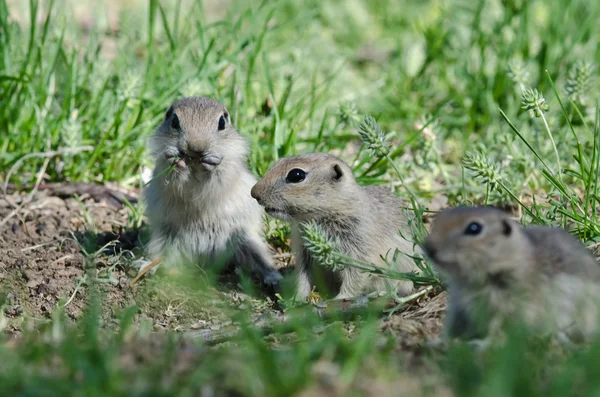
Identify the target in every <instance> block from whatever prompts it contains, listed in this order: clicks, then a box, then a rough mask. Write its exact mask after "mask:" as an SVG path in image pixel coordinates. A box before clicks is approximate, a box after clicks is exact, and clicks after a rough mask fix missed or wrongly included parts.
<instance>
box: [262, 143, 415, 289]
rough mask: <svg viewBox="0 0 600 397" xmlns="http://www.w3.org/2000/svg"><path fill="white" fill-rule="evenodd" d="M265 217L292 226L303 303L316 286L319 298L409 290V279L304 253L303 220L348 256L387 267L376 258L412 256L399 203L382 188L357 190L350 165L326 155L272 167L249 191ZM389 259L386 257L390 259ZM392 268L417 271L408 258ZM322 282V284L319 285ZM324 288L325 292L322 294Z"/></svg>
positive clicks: (304, 157) (296, 159)
mask: <svg viewBox="0 0 600 397" xmlns="http://www.w3.org/2000/svg"><path fill="white" fill-rule="evenodd" d="M252 197H254V198H255V199H256V200H257V201H258V202H259V203H260V204H261V205H262V206H264V207H265V210H266V212H267V213H268V214H270V215H272V216H274V217H276V218H279V219H281V220H286V221H291V223H292V250H293V252H294V255H295V259H296V269H297V270H296V275H297V293H296V299H298V300H306V298H307V296H308V295H309V293H310V292H311V290H312V287H313V285H316V286H317V288H318V289H319V292H320V293H321V294H324V295H325V294H327V293H332V294H333V295H335V298H336V299H347V298H351V297H355V296H359V295H364V294H368V293H371V292H380V291H386V289H387V288H388V287H395V288H396V289H397V292H398V293H399V294H401V295H406V294H408V293H409V292H410V291H411V290H412V283H411V282H409V281H394V280H388V279H384V278H382V277H377V276H374V275H372V274H368V273H366V272H362V271H360V270H358V269H355V268H351V267H347V268H344V269H342V270H339V271H335V272H334V271H332V270H330V269H324V268H323V267H322V266H319V264H318V263H316V262H315V260H314V259H313V258H311V254H310V252H308V250H307V249H306V247H305V245H304V241H303V237H302V229H301V225H300V223H301V222H304V221H315V222H316V223H317V224H318V225H319V226H321V227H322V228H323V229H324V231H325V232H327V233H328V234H329V235H330V236H332V237H333V238H334V239H336V240H337V242H338V249H339V250H340V252H341V253H342V254H345V255H347V256H349V257H352V258H355V259H358V260H361V261H364V262H370V263H374V264H379V265H383V266H385V262H384V261H383V260H382V259H381V257H380V256H386V254H388V251H391V254H393V253H394V250H395V249H396V248H397V249H398V250H399V251H401V252H403V253H406V254H408V255H412V254H413V253H414V250H415V249H416V250H418V249H419V247H418V246H414V245H413V244H412V243H411V242H409V241H407V240H406V239H404V238H403V237H401V236H400V235H399V233H398V232H399V230H401V231H402V232H403V233H404V234H405V235H406V234H410V232H409V228H408V225H407V221H406V219H405V218H404V216H403V214H402V209H401V208H402V201H401V200H400V199H398V198H397V197H396V196H394V194H393V193H392V192H390V191H388V190H387V189H385V188H383V187H375V186H368V187H362V186H360V185H359V184H358V183H357V182H356V180H355V179H354V177H353V175H352V170H351V169H350V167H349V166H348V165H347V164H346V163H344V162H343V161H342V160H340V159H339V158H337V157H335V156H333V155H330V154H324V153H313V154H306V155H302V156H295V157H288V158H283V159H281V160H279V161H278V162H277V163H275V164H274V165H273V166H272V167H271V168H270V169H269V171H268V172H267V173H266V175H265V176H264V178H263V179H262V180H260V181H259V182H258V183H257V184H256V185H255V186H254V187H253V188H252ZM391 256H392V255H389V257H390V258H389V259H391ZM395 266H396V268H395V269H394V270H397V271H401V272H411V271H415V270H417V267H416V265H415V263H414V261H413V259H412V258H410V257H408V256H406V255H402V254H400V255H398V258H397V261H396V263H395ZM319 283H320V285H319ZM324 290H326V291H324Z"/></svg>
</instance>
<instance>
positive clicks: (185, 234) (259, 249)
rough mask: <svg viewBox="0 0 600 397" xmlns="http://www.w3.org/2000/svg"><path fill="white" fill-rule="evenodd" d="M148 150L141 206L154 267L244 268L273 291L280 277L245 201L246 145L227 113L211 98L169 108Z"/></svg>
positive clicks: (257, 211)
mask: <svg viewBox="0 0 600 397" xmlns="http://www.w3.org/2000/svg"><path fill="white" fill-rule="evenodd" d="M151 149H152V155H153V157H154V158H155V159H156V167H155V169H154V175H153V176H154V179H153V180H152V182H151V183H150V185H149V187H148V189H147V191H146V200H147V206H148V210H147V216H148V218H149V220H150V225H151V229H152V237H151V241H150V246H149V254H150V256H151V257H152V259H156V258H158V257H160V258H162V262H163V263H164V262H168V263H169V264H171V263H178V262H193V263H199V264H201V265H204V266H210V265H214V266H217V267H218V266H224V265H227V264H231V263H233V264H234V265H248V266H249V267H250V270H251V271H252V272H253V273H256V274H257V275H258V276H261V277H262V279H263V281H264V282H265V283H266V284H269V285H273V286H275V285H276V284H277V282H278V281H279V280H280V279H281V275H280V274H279V272H278V271H277V270H276V269H275V267H274V266H273V260H272V255H271V253H270V250H269V248H268V246H267V244H266V242H265V240H264V238H263V231H262V227H263V215H264V211H263V209H262V208H261V207H260V206H259V205H258V203H257V202H256V201H255V200H254V199H253V198H252V197H251V196H250V189H251V188H252V186H253V185H254V183H256V179H255V178H254V176H253V175H252V174H251V173H250V171H249V170H248V167H247V165H246V156H247V152H248V149H247V143H246V141H245V139H244V138H243V137H242V136H241V135H240V134H239V133H238V132H237V130H236V129H235V127H234V126H233V125H232V124H231V120H230V117H229V113H228V112H227V109H225V107H224V106H223V105H222V104H221V103H219V102H217V101H216V100H213V99H211V98H197V97H192V98H184V99H181V100H179V101H177V102H175V103H174V104H173V105H172V106H171V107H169V109H168V110H167V113H166V114H165V117H164V120H163V122H162V124H161V125H160V127H158V129H157V130H156V132H155V133H154V136H153V137H152V140H151ZM170 166H174V168H173V170H172V172H170V173H165V172H164V171H165V170H166V169H168V168H169V167H170Z"/></svg>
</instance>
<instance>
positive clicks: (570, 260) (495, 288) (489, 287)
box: [425, 207, 600, 337]
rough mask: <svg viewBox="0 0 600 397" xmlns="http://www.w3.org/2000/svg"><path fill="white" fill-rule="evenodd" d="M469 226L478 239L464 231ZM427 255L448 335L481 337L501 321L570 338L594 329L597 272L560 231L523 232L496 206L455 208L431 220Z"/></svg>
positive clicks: (599, 280) (599, 268) (576, 244)
mask: <svg viewBox="0 0 600 397" xmlns="http://www.w3.org/2000/svg"><path fill="white" fill-rule="evenodd" d="M473 222H475V223H477V224H479V225H481V226H482V228H481V231H480V232H479V233H477V234H472V232H470V234H469V232H467V229H468V228H469V229H470V228H472V226H471V225H472V223H473ZM425 251H426V253H427V254H428V256H429V257H430V258H431V259H432V260H433V261H434V263H435V264H436V267H437V268H438V269H439V270H440V271H441V272H442V273H444V274H445V275H446V277H447V282H448V292H449V307H448V315H447V316H448V318H447V332H448V334H449V336H450V337H456V336H466V337H475V336H483V335H484V334H485V333H486V332H487V331H488V330H487V328H489V325H490V324H492V325H493V324H500V323H502V322H503V321H504V319H518V320H521V321H524V322H525V323H526V324H527V325H529V326H531V327H532V329H535V330H536V331H541V332H556V333H558V334H562V335H566V336H569V337H581V336H584V337H585V336H589V335H591V334H593V333H594V332H595V331H596V329H597V321H598V314H599V313H598V310H599V309H600V305H599V303H600V302H599V300H598V299H599V298H600V266H599V265H598V263H597V262H596V259H595V258H594V256H593V255H592V254H591V252H590V251H589V250H587V249H586V248H585V247H584V246H583V245H582V244H581V243H580V242H579V241H577V240H576V239H575V238H574V237H572V236H571V235H570V234H569V233H567V232H566V231H564V230H563V229H559V228H551V227H541V226H534V227H528V228H525V227H522V226H521V225H520V224H519V223H517V222H515V221H514V220H512V219H511V218H510V216H509V215H508V214H507V213H505V212H503V211H500V210H498V209H494V208H477V207H475V208H468V207H465V208H455V209H450V210H446V211H444V212H442V213H441V214H439V215H438V216H437V217H436V219H435V221H434V224H433V227H432V230H431V233H430V235H429V236H428V237H427V239H426V241H425Z"/></svg>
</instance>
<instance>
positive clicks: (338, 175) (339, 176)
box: [333, 164, 344, 181]
mask: <svg viewBox="0 0 600 397" xmlns="http://www.w3.org/2000/svg"><path fill="white" fill-rule="evenodd" d="M333 172H335V175H334V176H333V180H334V181H339V180H340V179H342V177H343V176H344V172H343V171H342V167H340V165H339V164H336V165H334V166H333Z"/></svg>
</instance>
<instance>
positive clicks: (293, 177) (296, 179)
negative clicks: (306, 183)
mask: <svg viewBox="0 0 600 397" xmlns="http://www.w3.org/2000/svg"><path fill="white" fill-rule="evenodd" d="M304 178H306V172H304V171H302V170H301V169H299V168H294V169H293V170H291V171H290V172H288V174H287V176H286V177H285V181H286V182H287V183H300V182H302V181H303V180H304Z"/></svg>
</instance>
